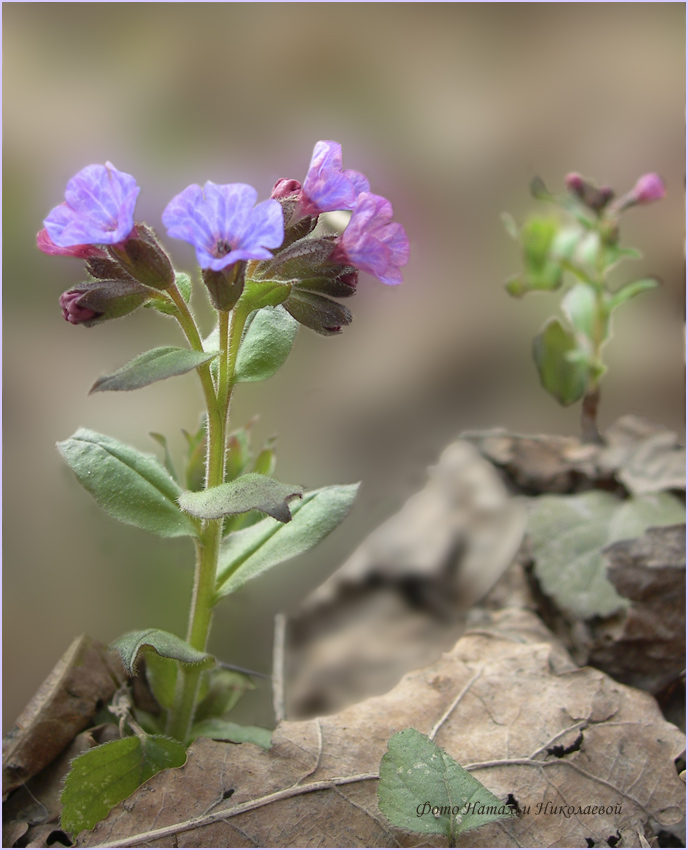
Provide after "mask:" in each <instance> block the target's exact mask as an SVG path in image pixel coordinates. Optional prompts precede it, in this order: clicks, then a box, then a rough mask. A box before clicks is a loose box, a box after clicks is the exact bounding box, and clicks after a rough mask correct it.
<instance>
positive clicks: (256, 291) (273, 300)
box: [241, 280, 291, 310]
mask: <svg viewBox="0 0 688 850" xmlns="http://www.w3.org/2000/svg"><path fill="white" fill-rule="evenodd" d="M290 292H291V284H289V283H285V281H283V280H247V281H246V285H245V286H244V292H243V294H242V296H241V304H242V306H244V307H246V308H247V309H249V310H260V309H262V308H263V307H277V305H278V304H281V303H282V302H283V301H286V300H287V298H288V297H289V293H290Z"/></svg>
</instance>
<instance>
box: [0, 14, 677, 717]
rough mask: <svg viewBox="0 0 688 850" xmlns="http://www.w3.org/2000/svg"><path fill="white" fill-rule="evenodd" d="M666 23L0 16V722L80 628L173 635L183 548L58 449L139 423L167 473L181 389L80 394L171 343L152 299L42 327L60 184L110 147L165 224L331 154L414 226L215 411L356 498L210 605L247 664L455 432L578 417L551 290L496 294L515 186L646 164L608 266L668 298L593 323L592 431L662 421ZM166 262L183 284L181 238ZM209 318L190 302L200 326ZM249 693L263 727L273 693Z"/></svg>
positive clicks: (143, 211) (673, 198)
mask: <svg viewBox="0 0 688 850" xmlns="http://www.w3.org/2000/svg"><path fill="white" fill-rule="evenodd" d="M684 16H685V8H684V6H683V4H680V3H628V4H625V3H613V4H604V3H594V4H546V3H545V4H523V5H520V4H515V3H514V4H499V3H497V4H454V3H446V4H434V3H407V4H406V3H404V4H396V3H380V4H378V3H370V4H360V3H351V4H348V3H332V4H329V3H328V4H320V3H303V4H302V3H285V4H270V3H267V4H266V3H259V4H251V3H238V4H232V3H217V4H203V3H194V4H185V3H179V4H177V3H175V4H166V3H155V4H145V3H122V4H108V3H104V4H88V3H78V4H70V3H55V4H53V3H47V4H42V3H16V4H14V3H13V4H6V5H5V6H4V7H3V34H4V44H3V49H4V57H3V59H4V62H3V72H4V73H3V78H4V92H3V95H4V98H3V106H4V150H3V153H4V163H3V165H4V184H3V188H4V196H3V201H4V215H3V224H4V232H3V236H4V265H3V271H4V277H3V282H4V365H5V370H4V482H3V483H4V508H5V517H4V519H5V521H4V526H3V528H4V562H3V564H4V572H3V590H4V690H3V696H4V712H5V713H4V728H5V729H7V728H8V727H9V726H11V725H12V723H13V721H14V718H15V717H16V715H17V713H18V712H19V710H20V709H21V708H22V706H23V705H24V704H25V703H26V701H27V699H28V698H29V697H30V696H31V695H32V693H33V692H34V691H35V689H36V688H37V686H38V685H39V684H40V682H41V681H42V679H43V678H44V677H45V675H46V674H47V673H48V671H49V670H50V669H51V667H52V666H53V664H54V663H55V662H56V661H57V659H58V658H59V656H60V655H61V653H62V652H63V651H64V650H65V649H66V647H67V646H68V644H69V643H70V641H71V640H72V638H73V637H74V636H75V635H77V634H79V633H81V632H88V633H90V634H91V635H92V636H93V637H95V638H98V639H100V640H102V641H105V642H107V641H110V640H112V639H114V638H115V637H117V636H118V635H120V634H122V633H123V632H125V631H127V630H130V629H135V628H144V627H147V626H156V627H159V628H163V629H168V630H171V631H176V632H178V633H181V634H183V633H184V630H185V622H186V615H187V607H188V603H187V599H188V594H189V588H190V582H191V572H190V563H191V545H190V543H189V542H188V541H181V542H179V541H159V540H157V539H156V538H153V537H151V536H149V535H147V534H145V533H144V532H141V531H138V530H136V529H132V528H129V527H126V526H121V525H118V524H117V523H116V522H114V521H113V520H110V519H109V518H108V517H107V516H105V515H104V514H103V513H101V512H100V510H99V509H98V508H97V507H96V506H95V504H94V503H93V502H92V501H91V499H90V497H88V496H87V495H86V494H85V493H84V492H83V491H81V490H80V488H79V486H78V485H77V484H76V481H75V480H74V478H73V476H72V475H71V473H70V472H69V471H68V470H67V469H66V467H65V466H64V464H63V463H62V462H61V460H60V458H59V456H58V454H57V452H56V451H55V448H54V444H55V442H56V441H57V440H61V439H64V438H66V437H67V436H69V435H70V434H71V433H72V432H73V431H74V430H75V429H76V428H77V427H78V426H80V425H84V426H88V427H91V428H93V429H96V430H101V431H105V432H107V433H110V434H112V435H113V436H116V437H118V438H119V439H121V440H124V441H129V442H131V443H132V444H133V445H136V446H137V447H139V448H140V449H143V450H148V451H154V450H155V446H154V444H153V442H152V441H150V440H149V438H148V437H147V436H146V435H147V432H148V431H163V432H165V433H166V434H168V435H169V436H170V439H171V443H172V446H173V449H174V451H175V453H176V454H177V457H179V454H180V452H181V449H182V438H181V436H180V433H179V429H180V428H182V427H184V428H187V429H191V428H193V427H194V426H195V425H196V422H197V420H198V411H199V409H200V401H201V395H200V392H199V389H198V387H197V385H196V381H195V378H194V376H193V375H188V376H184V377H180V378H175V379H173V380H171V381H168V382H164V383H160V384H156V385H154V386H152V387H149V388H146V389H144V390H141V391H138V392H136V393H132V394H121V395H120V394H114V393H113V394H111V395H108V394H105V393H104V394H102V395H96V396H94V397H91V398H89V397H88V396H87V395H86V393H87V391H88V388H89V387H90V386H91V383H92V382H93V381H94V380H95V378H96V377H98V376H99V375H100V374H102V373H103V372H105V371H108V370H112V369H113V368H115V367H118V366H120V365H122V364H123V363H124V362H126V361H127V360H129V359H130V358H131V357H133V356H134V355H136V354H137V353H139V352H140V351H141V350H143V349H145V348H150V347H153V346H156V345H165V344H177V343H179V342H180V336H179V334H178V333H177V331H176V329H175V326H174V325H173V324H172V322H170V321H167V320H165V319H163V318H162V317H160V316H157V315H152V314H151V313H150V312H148V311H139V312H138V313H136V314H135V315H133V316H131V317H129V318H127V319H124V320H122V321H118V322H113V323H111V324H108V325H105V326H102V327H97V328H94V329H91V330H87V329H84V328H80V327H78V328H75V327H72V326H71V325H69V324H67V323H66V322H64V321H63V320H62V318H61V315H60V310H59V307H58V303H57V299H58V296H59V294H60V293H61V292H62V291H63V290H64V289H67V288H68V287H69V286H70V285H72V284H74V283H77V282H80V281H81V280H83V277H82V267H81V264H80V263H79V262H78V261H76V260H72V259H67V258H49V257H45V256H43V255H41V254H40V253H39V252H38V251H37V250H36V249H35V234H36V232H37V231H38V230H39V229H40V227H41V226H42V224H41V222H42V219H43V218H44V217H45V215H46V214H47V213H48V211H49V210H50V209H51V208H52V207H53V206H54V205H55V204H57V203H59V202H60V201H61V200H62V199H63V192H64V187H65V184H66V182H67V180H68V179H69V178H70V177H71V176H72V175H73V174H75V173H76V172H77V171H79V170H80V169H81V168H82V167H83V166H85V165H87V164H89V163H93V162H104V161H105V160H108V159H109V160H111V161H112V162H113V163H114V164H115V165H116V166H117V167H118V168H119V169H122V170H125V171H128V172H129V173H131V174H133V175H134V176H135V177H136V178H137V180H138V182H139V184H140V185H141V187H142V192H141V195H140V198H139V203H138V207H137V217H138V218H140V219H145V220H146V221H148V222H149V223H150V224H151V225H152V226H153V227H155V228H157V229H158V230H159V231H160V232H163V231H162V226H161V222H160V215H161V212H162V210H163V209H164V206H165V205H166V204H167V202H168V201H169V200H170V198H171V197H172V196H173V195H175V194H176V193H177V192H179V191H181V189H183V188H184V187H185V186H187V185H188V184H189V183H192V182H198V183H202V182H204V181H205V180H208V179H211V180H213V181H215V182H217V183H227V182H247V183H251V184H253V185H254V186H256V188H257V189H258V191H259V194H260V196H261V197H267V195H268V194H269V192H270V189H271V187H272V184H273V183H274V181H275V180H276V179H278V178H279V177H296V178H298V179H303V177H304V175H305V171H306V167H307V165H308V162H309V159H310V154H311V151H312V148H313V144H314V143H315V141H316V140H318V139H335V140H337V141H339V142H340V143H341V144H342V145H343V148H344V163H345V167H348V168H355V169H357V170H360V171H363V172H365V173H366V174H367V175H368V176H369V178H370V179H371V182H372V186H373V190H374V191H376V192H378V193H380V194H384V195H385V196H387V197H389V198H390V199H391V200H392V202H393V204H394V209H395V213H396V218H397V219H398V220H399V221H401V222H402V223H403V224H404V226H405V227H406V229H407V231H408V233H409V236H410V240H411V261H410V263H409V265H408V267H407V268H406V270H405V281H404V284H403V286H401V287H398V288H392V287H385V286H383V285H382V284H380V283H379V282H377V281H375V280H372V279H363V278H362V279H361V282H360V285H359V292H358V294H357V295H356V297H355V299H353V301H352V302H350V305H349V306H350V307H351V308H352V309H353V311H354V315H355V321H354V324H353V325H352V326H351V327H350V328H348V329H346V331H345V332H344V333H343V334H341V335H340V336H339V337H337V338H334V339H325V338H321V337H317V336H316V335H315V334H312V333H310V332H308V331H306V330H303V329H302V330H301V331H300V333H299V337H298V339H297V344H296V347H295V351H294V354H293V355H292V357H291V359H290V361H289V362H288V363H287V365H286V366H285V367H284V368H283V369H282V371H281V372H280V373H278V375H277V376H276V377H274V378H273V379H271V380H270V381H268V382H266V383H264V384H261V385H249V386H242V387H240V388H239V390H238V392H237V394H236V402H235V407H234V420H233V421H234V424H236V425H239V424H242V423H244V422H245V421H247V420H248V419H249V418H250V417H251V416H252V415H253V414H254V413H259V414H260V417H261V418H260V421H259V423H258V425H257V426H256V428H255V431H256V436H257V438H258V442H260V441H261V440H262V439H264V438H266V437H268V436H270V435H271V434H273V433H277V434H278V435H279V441H278V448H279V452H280V458H279V462H278V469H277V473H278V475H279V476H280V477H281V478H282V479H283V480H286V481H297V482H302V483H303V484H305V485H307V486H308V487H317V486H321V485H323V484H328V483H335V482H350V481H356V480H359V479H362V480H363V481H364V485H363V488H362V491H361V496H360V499H359V502H358V503H357V505H356V507H355V509H354V511H353V513H352V515H351V517H350V518H349V520H348V521H347V523H346V524H345V525H344V526H343V527H341V528H340V529H339V530H338V531H337V532H335V534H333V535H332V537H330V538H329V539H328V540H327V541H326V542H325V543H324V544H323V545H321V546H320V547H319V548H318V549H317V550H316V551H314V552H312V553H310V554H309V555H308V556H306V557H304V558H302V559H301V560H300V561H298V562H294V563H292V564H290V565H289V566H288V567H285V568H284V569H283V570H282V571H281V572H279V573H278V572H275V573H274V574H273V575H271V576H270V577H269V578H268V579H267V580H265V581H262V582H256V584H255V586H254V587H251V588H250V589H249V590H247V591H245V592H243V593H242V594H241V595H240V597H238V598H237V599H236V600H234V601H228V602H226V603H225V604H224V605H222V606H221V607H220V609H219V611H218V614H217V616H216V621H215V626H214V632H213V637H212V645H211V649H212V650H213V651H214V652H215V653H217V654H218V655H219V656H220V657H222V658H223V659H225V660H227V661H233V662H235V663H239V664H244V665H248V666H251V667H254V668H256V669H261V670H266V671H267V670H269V664H270V650H269V647H270V641H271V628H272V626H271V623H272V616H273V614H274V613H275V612H276V611H277V610H279V608H280V607H286V608H289V607H292V608H293V607H294V606H295V605H296V603H297V602H298V600H299V599H300V598H301V597H302V596H303V595H304V594H305V593H306V592H307V591H308V590H310V589H311V588H312V587H314V586H315V585H316V584H318V583H320V581H322V580H323V579H324V578H325V577H326V576H327V575H329V574H330V573H331V572H332V571H333V570H334V569H335V568H336V566H338V564H340V563H341V562H342V561H343V560H344V558H345V557H346V556H347V555H348V554H349V553H350V552H351V551H352V550H353V549H354V548H355V546H356V545H357V544H358V543H359V542H360V540H361V539H362V538H363V537H364V536H365V534H366V533H367V532H368V531H370V530H371V529H372V528H374V527H375V526H376V525H377V524H379V522H380V521H381V520H383V519H384V518H385V517H387V516H389V515H390V514H391V513H393V512H394V511H395V510H396V509H397V508H398V507H399V506H400V505H401V504H402V502H403V501H404V500H405V498H406V497H407V496H408V495H409V494H410V493H412V492H413V491H414V490H415V489H418V488H419V487H420V486H421V485H422V483H423V481H424V469H425V467H426V466H427V465H428V464H429V463H432V462H433V461H434V460H435V459H436V458H437V456H438V454H439V452H440V450H441V448H442V447H443V446H444V445H445V444H446V443H447V442H448V441H449V440H450V439H452V438H453V437H454V436H455V435H457V434H458V433H459V432H460V431H461V430H462V429H467V428H471V429H473V428H481V427H485V428H488V427H494V426H505V427H507V428H510V429H512V430H520V431H523V432H543V431H554V432H559V433H565V434H573V433H576V432H577V428H578V410H577V408H570V409H562V408H559V407H558V406H557V405H556V403H555V402H554V401H553V400H551V399H550V398H549V397H548V396H546V395H545V394H544V392H543V391H541V389H540V388H539V384H538V380H537V376H536V373H535V370H534V367H533V366H532V364H531V361H530V344H531V342H530V341H531V338H532V336H533V335H534V334H535V333H536V332H537V331H538V330H539V327H540V326H541V324H542V322H543V321H544V319H545V318H546V317H547V316H548V315H549V314H550V312H552V311H553V310H555V309H556V304H557V301H556V299H555V298H549V297H547V296H543V297H533V298H532V299H526V300H524V301H521V302H516V301H513V300H511V299H510V298H509V297H508V296H507V295H506V294H505V292H504V290H503V288H502V281H503V280H504V279H505V278H506V277H507V276H508V275H509V274H510V273H512V272H514V271H516V270H517V268H518V262H519V260H518V256H517V251H516V248H515V246H514V244H513V243H512V242H511V241H510V240H509V238H508V237H507V236H506V234H505V233H504V232H503V230H502V227H501V224H500V221H499V214H500V213H501V212H502V211H503V210H505V209H509V210H510V211H511V212H513V213H514V214H515V215H516V217H517V218H519V219H522V217H523V216H524V215H525V214H526V213H527V211H528V210H530V209H533V207H534V206H535V202H532V201H531V200H530V199H529V196H528V191H527V185H528V181H529V179H530V177H531V176H532V175H533V174H534V173H539V174H541V175H542V177H543V178H544V179H545V181H546V183H547V184H548V185H549V186H550V188H552V189H555V190H557V191H558V190H560V189H561V187H562V180H563V177H564V175H565V174H566V173H567V172H568V171H572V170H577V171H580V172H582V173H583V174H585V175H587V176H589V177H592V178H594V179H597V180H599V181H601V182H606V183H609V184H611V185H612V186H613V187H615V188H617V190H618V191H620V192H623V191H625V190H626V189H628V188H629V187H630V186H631V185H632V184H633V182H634V181H635V179H636V178H637V177H638V176H639V175H640V174H642V173H645V172H648V171H658V172H659V173H660V174H661V175H662V176H663V177H664V179H665V181H666V183H667V187H668V197H667V198H666V200H664V201H663V202H662V203H660V204H656V205H655V206H653V207H649V208H645V209H637V210H634V211H632V212H631V213H629V215H628V216H627V218H626V222H625V229H624V231H623V236H624V241H625V243H626V244H633V245H636V244H637V245H638V246H639V247H641V248H642V249H643V251H644V253H645V258H644V259H643V260H641V261H639V262H637V263H635V264H634V265H632V264H626V265H624V266H622V267H620V268H619V269H618V271H617V272H616V282H617V283H618V284H620V283H622V282H625V281H627V280H631V279H633V278H634V277H640V276H643V275H646V274H657V275H659V276H660V277H661V278H662V280H663V282H664V286H663V287H662V288H661V289H659V290H658V291H656V292H654V293H651V294H646V295H643V296H642V297H641V298H638V299H637V301H634V302H632V303H631V304H630V305H628V306H627V307H626V309H625V311H624V315H623V316H622V317H621V319H622V321H621V322H619V323H617V326H616V328H615V332H614V338H613V340H612V341H611V343H610V344H609V346H608V349H607V360H608V362H609V365H610V374H609V376H608V377H607V378H606V379H605V382H604V384H603V390H602V407H601V425H602V426H603V427H604V426H606V425H608V424H610V423H611V422H612V421H613V420H614V419H615V418H616V417H617V416H619V415H621V414H624V413H629V412H633V413H637V414H640V415H643V416H646V417H648V418H650V419H653V420H655V421H658V422H661V423H663V424H665V425H667V426H669V427H672V428H675V429H677V430H678V431H679V432H681V431H682V430H683V427H684V425H683V417H684V410H685V407H684V392H683V388H684V377H683V346H684V342H683V340H684V337H683V309H684V298H683V291H684V289H683V286H684V284H683V219H684V216H683V210H684V201H683V193H684V157H685V153H684V150H685V149H684V101H685V94H684V79H685V65H684V33H685V26H684ZM168 244H170V243H168ZM170 247H171V249H172V252H173V255H174V258H175V260H176V261H177V263H178V266H179V267H181V268H185V269H188V270H191V269H192V268H193V252H192V249H191V248H190V246H187V245H185V244H184V243H181V242H171V244H170ZM203 301H204V297H203V293H202V292H201V291H200V290H198V291H197V292H196V297H195V304H196V306H197V308H198V310H199V313H200V315H201V316H202V318H203V320H204V321H205V322H206V329H207V330H210V328H209V327H208V326H207V319H208V313H207V312H206V311H205V309H204V307H203ZM262 687H263V697H264V696H265V693H266V689H265V687H264V686H262ZM253 699H254V702H253V704H251V703H249V704H248V708H247V711H251V710H252V706H253V707H255V708H256V711H257V716H256V717H255V718H254V719H255V720H256V721H257V722H262V723H267V724H269V723H270V722H271V717H270V711H269V701H267V700H265V699H264V698H263V700H262V702H261V696H260V694H259V695H257V696H256V697H253Z"/></svg>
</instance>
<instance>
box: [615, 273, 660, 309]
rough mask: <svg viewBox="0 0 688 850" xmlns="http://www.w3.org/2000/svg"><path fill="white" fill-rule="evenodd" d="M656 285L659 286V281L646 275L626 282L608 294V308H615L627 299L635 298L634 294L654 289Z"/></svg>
mask: <svg viewBox="0 0 688 850" xmlns="http://www.w3.org/2000/svg"><path fill="white" fill-rule="evenodd" d="M657 286H659V281H658V280H655V279H654V278H652V277H646V278H643V279H642V280H634V281H633V283H627V284H626V285H625V286H622V287H621V288H620V289H617V290H616V292H614V293H612V295H610V296H609V300H608V301H607V305H608V307H609V310H610V311H611V310H616V308H617V307H618V306H619V305H621V304H623V303H624V302H626V301H628V300H629V299H631V298H635V296H636V295H640V293H641V292H646V291H647V290H648V289H655V288H656V287H657Z"/></svg>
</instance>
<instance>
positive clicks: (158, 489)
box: [57, 428, 196, 537]
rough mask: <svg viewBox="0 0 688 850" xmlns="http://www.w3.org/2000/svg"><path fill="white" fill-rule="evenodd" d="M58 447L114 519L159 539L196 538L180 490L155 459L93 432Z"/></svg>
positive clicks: (82, 432)
mask: <svg viewBox="0 0 688 850" xmlns="http://www.w3.org/2000/svg"><path fill="white" fill-rule="evenodd" d="M57 448H58V450H59V452H60V454H61V455H62V457H63V458H64V459H65V460H66V462H67V464H68V465H69V467H70V468H71V470H72V472H73V473H74V474H75V475H76V477H77V480H78V481H79V483H80V484H81V485H82V487H84V489H85V490H87V491H88V492H89V493H90V494H91V495H92V496H93V498H94V499H95V500H96V502H97V503H98V504H99V505H100V506H101V507H102V508H103V509H104V510H105V511H106V512H107V513H108V514H110V516H112V517H114V518H115V519H118V520H119V521H120V522H124V523H127V524H128V525H135V526H136V527H137V528H142V529H144V530H145V531H151V532H153V533H154V534H158V535H159V536H160V537H184V536H186V537H193V536H196V525H195V523H194V522H193V520H192V519H191V518H190V517H189V516H187V515H185V514H184V513H183V512H182V511H180V510H179V507H178V505H177V499H178V498H179V495H180V493H181V492H182V490H181V488H180V486H179V485H178V484H177V482H176V481H174V480H173V479H172V478H171V477H170V475H169V473H168V472H167V470H166V469H165V467H164V466H163V465H162V464H161V463H160V461H159V460H158V459H157V458H156V457H155V456H154V455H152V454H145V453H144V452H140V451H138V450H137V449H134V448H132V447H131V446H127V445H125V444H124V443H120V442H119V440H115V439H114V438H113V437H108V436H106V435H105V434H98V433H96V432H95V431H91V430H89V429H88V428H79V430H78V431H77V432H76V433H75V434H73V435H72V436H71V437H69V439H67V440H64V441H63V442H61V443H58V444H57Z"/></svg>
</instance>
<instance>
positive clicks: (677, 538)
mask: <svg viewBox="0 0 688 850" xmlns="http://www.w3.org/2000/svg"><path fill="white" fill-rule="evenodd" d="M604 554H605V556H606V558H607V560H608V562H609V567H608V570H607V574H608V576H609V578H610V580H611V581H612V583H613V584H614V586H615V587H616V589H617V590H618V591H619V593H620V594H621V595H622V596H625V597H626V598H628V599H630V600H632V604H631V606H630V607H629V608H628V609H627V611H625V612H624V613H622V614H621V615H619V617H617V618H615V619H613V620H611V621H602V622H601V623H596V624H591V630H592V634H593V636H594V637H593V643H592V646H591V647H590V649H589V658H590V663H591V664H594V665H595V666H596V667H599V668H600V669H602V670H604V671H605V672H607V673H609V675H611V676H613V677H614V678H615V679H617V680H619V681H621V682H625V683H626V684H629V685H633V686H634V687H636V688H642V689H643V690H646V691H650V692H651V693H657V692H658V691H659V690H661V689H662V688H663V687H664V686H666V685H667V684H668V683H669V682H671V681H672V679H676V678H677V677H678V676H680V675H681V672H682V671H683V670H684V669H685V666H686V527H685V525H671V526H666V527H664V528H651V529H649V530H648V531H647V532H646V533H645V534H644V535H643V536H642V537H639V538H638V539H637V540H622V541H619V542H618V543H614V544H613V545H612V546H609V547H607V549H605V550H604Z"/></svg>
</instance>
